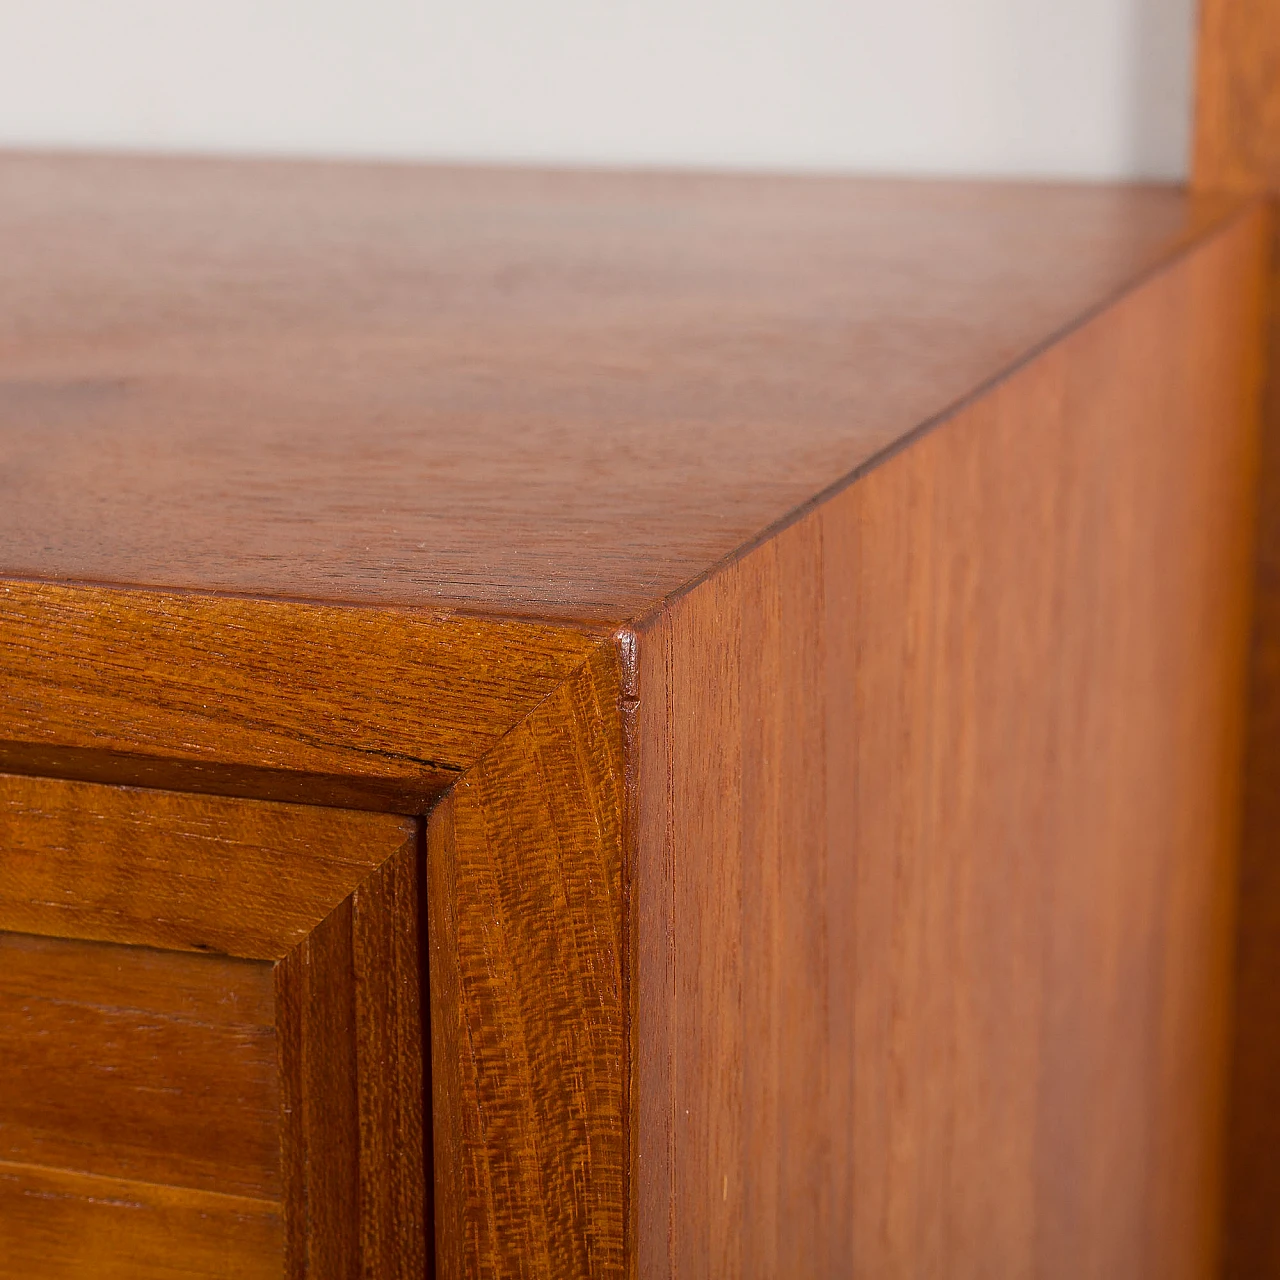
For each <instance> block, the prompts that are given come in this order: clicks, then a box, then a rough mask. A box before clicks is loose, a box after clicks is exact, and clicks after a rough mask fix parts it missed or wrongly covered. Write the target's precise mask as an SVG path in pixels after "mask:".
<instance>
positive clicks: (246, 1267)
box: [0, 1161, 283, 1280]
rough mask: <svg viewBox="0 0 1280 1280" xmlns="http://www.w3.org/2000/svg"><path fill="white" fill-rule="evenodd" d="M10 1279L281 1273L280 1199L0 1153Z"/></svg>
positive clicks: (167, 1279) (4, 1252) (3, 1270)
mask: <svg viewBox="0 0 1280 1280" xmlns="http://www.w3.org/2000/svg"><path fill="white" fill-rule="evenodd" d="M0 1223H3V1224H4V1234H3V1236H0V1240H3V1242H4V1248H3V1249H0V1276H3V1277H4V1280H31V1278H32V1277H33V1276H39V1277H41V1280H85V1277H86V1276H92V1277H93V1278H94V1280H226V1278H227V1277H228V1276H235V1277H236V1280H280V1277H281V1276H282V1274H283V1273H282V1271H281V1263H280V1235H281V1227H280V1215H279V1211H278V1207H277V1206H276V1205H274V1204H271V1203H268V1202H265V1201H262V1200H252V1199H246V1198H244V1197H242V1196H229V1195H218V1194H216V1193H214V1192H209V1191H191V1190H189V1189H187V1188H178V1187H162V1186H156V1185H155V1184H154V1183H149V1182H128V1181H123V1180H121V1179H119V1178H96V1177H89V1176H87V1175H85V1174H82V1173H69V1172H67V1171H66V1170H64V1169H44V1168H40V1167H33V1166H29V1165H20V1164H7V1163H5V1162H3V1161H0Z"/></svg>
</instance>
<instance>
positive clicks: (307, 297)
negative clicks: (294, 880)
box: [0, 155, 1231, 710]
mask: <svg viewBox="0 0 1280 1280" xmlns="http://www.w3.org/2000/svg"><path fill="white" fill-rule="evenodd" d="M1230 207H1231V202H1229V201H1223V200H1221V199H1214V198H1207V199H1205V200H1203V201H1194V200H1188V199H1187V198H1186V196H1185V195H1183V194H1181V193H1178V192H1175V191H1172V190H1169V189H1160V188H1148V189H1142V188H1122V187H1117V188H1108V187H1102V186H1096V185H1095V186H1088V185H1083V186H1075V187H1072V186H1067V185H1063V184H1050V185H1035V184H1025V185H1014V184H1004V185H991V184H982V183H968V184H964V183H921V182H902V181H897V182H892V181H871V180H866V179H850V178H813V177H810V178H805V177H792V178H788V177H777V178H751V177H741V176H732V175H723V176H713V175H702V174H683V175H682V174H629V173H612V174H610V173H572V172H567V173H558V174H551V173H541V172H520V171H519V170H511V171H499V170H485V169H479V168H470V169H468V168H458V169H448V168H425V167H421V166H407V165H385V164H384V165H374V164H370V165H350V164H346V165H334V164H319V163H278V162H277V163H253V162H243V161H240V162H226V161H217V160H156V159H145V158H121V157H109V158H108V157H97V158H94V157H80V158H68V157H65V156H37V155H10V156H7V157H5V158H3V159H0V297H3V298H4V299H5V307H4V309H3V311H0V442H2V443H0V578H2V577H22V578H45V579H58V580H64V579H72V580H77V581H94V582H104V583H127V584H133V585H142V586H153V587H159V588H170V587H183V588H189V589H192V590H195V591H199V592H202V593H210V592H214V593H216V592H230V593H237V594H246V595H250V596H254V597H258V596H273V597H295V598H298V597H300V598H304V599H311V600H330V601H358V602H362V603H364V604H388V603H396V604H409V605H425V606H430V607H439V606H457V607H459V608H462V609H466V610H469V611H473V612H484V613H494V612H501V613H504V614H518V615H528V616H538V617H544V618H549V617H556V618H570V619H575V618H597V619H602V620H605V621H609V622H622V621H625V620H627V619H629V618H632V617H635V616H637V615H638V614H640V613H642V612H644V611H645V610H646V609H649V608H651V607H652V606H653V604H654V603H655V602H656V601H657V600H660V599H662V598H663V597H665V596H666V595H668V594H670V593H671V592H673V591H676V590H678V589H680V588H681V587H683V586H684V585H685V584H686V583H688V582H689V581H690V580H692V579H694V578H696V577H698V576H699V575H701V574H704V573H706V572H707V571H708V569H710V568H711V567H712V566H714V565H715V564H717V563H718V562H719V561H720V560H722V559H723V558H724V557H726V556H729V555H732V554H733V553H735V552H736V551H737V550H738V549H739V548H740V547H741V546H742V545H743V544H744V543H746V542H749V541H750V540H752V539H754V538H757V537H759V536H760V534H761V533H762V532H763V531H764V530H766V529H767V528H769V527H770V526H771V525H773V524H774V523H775V522H776V521H778V520H780V519H783V518H785V517H786V516H787V515H788V514H789V513H790V512H792V511H793V510H794V509H795V508H797V507H799V506H802V505H804V504H806V503H809V502H811V501H813V499H814V498H815V497H816V496H817V495H818V494H821V493H823V492H824V491H826V490H827V489H828V488H829V487H830V486H832V485H835V484H839V483H842V482H844V481H845V480H846V479H847V478H848V477H849V476H850V475H851V474H853V473H854V472H856V471H857V470H858V469H860V468H863V467H865V466H867V465H868V464H869V463H871V462H872V461H873V460H874V459H876V458H877V457H878V456H880V455H881V454H882V453H883V452H884V451H885V450H887V449H891V448H893V447H895V446H897V445H899V444H900V443H901V442H902V441H903V439H904V438H905V437H907V436H909V435H910V434H911V433H912V432H913V431H914V430H916V429H917V428H919V427H920V426H921V425H922V424H925V423H929V422H932V421H936V420H937V418H938V417H939V415H941V414H944V413H945V412H947V411H948V410H949V409H951V408H952V407H953V406H954V405H955V404H956V403H958V402H959V401H961V400H963V399H965V398H966V397H968V396H971V395H972V394H974V392H975V391H977V390H979V389H980V388H982V387H984V386H986V385H987V384H988V383H989V381H990V380H991V379H993V378H995V377H998V376H999V375H1000V374H1001V373H1002V372H1003V371H1004V370H1005V369H1006V368H1008V367H1009V366H1010V365H1011V364H1014V363H1016V362H1017V361H1018V360H1020V359H1023V358H1025V357H1026V356H1027V355H1028V354H1030V353H1031V352H1033V351H1035V350H1036V349H1038V348H1039V347H1040V346H1041V345H1043V344H1044V343H1045V342H1046V341H1049V340H1051V339H1052V338H1053V337H1055V336H1056V335H1057V334H1059V333H1060V332H1061V331H1062V330H1063V329H1064V328H1067V327H1070V326H1071V325H1073V324H1075V323H1077V322H1078V321H1079V319H1080V317H1081V316H1082V315H1085V314H1087V313H1089V312H1090V311H1091V310H1093V309H1095V308H1097V307H1098V306H1101V305H1105V304H1106V303H1107V302H1109V301H1111V300H1112V299H1113V298H1114V297H1115V296H1116V295H1117V294H1118V293H1120V292H1123V291H1124V290H1125V289H1126V288H1128V287H1129V286H1130V285H1131V283H1132V282H1133V280H1134V279H1135V278H1137V277H1140V276H1141V275H1143V274H1144V273H1145V272H1147V271H1149V270H1151V269H1153V268H1154V267H1156V266H1157V265H1159V264H1160V263H1162V262H1165V261H1167V260H1168V259H1169V258H1170V257H1171V256H1173V255H1176V254H1177V253H1178V252H1179V251H1180V250H1181V249H1183V248H1185V247H1186V246H1187V245H1188V244H1189V243H1191V242H1192V241H1194V240H1195V239H1196V238H1197V237H1198V236H1200V235H1202V234H1204V233H1205V232H1207V231H1208V230H1209V229H1210V228H1211V227H1212V226H1213V225H1215V224H1216V222H1217V221H1218V220H1219V219H1220V218H1221V217H1222V216H1223V214H1224V212H1225V211H1226V210H1228V209H1229V208H1230ZM784 427H785V430H784V429H783V428H784ZM52 441H57V444H56V446H53V445H52V444H51V442H52ZM264 616H265V615H264ZM367 625H370V626H374V625H377V624H376V623H372V622H371V623H368V624H367ZM300 662H302V664H303V665H304V667H305V665H306V659H305V657H300ZM229 693H230V691H229ZM197 710H198V708H197Z"/></svg>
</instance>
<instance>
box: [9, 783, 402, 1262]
mask: <svg viewBox="0 0 1280 1280" xmlns="http://www.w3.org/2000/svg"><path fill="white" fill-rule="evenodd" d="M418 843H419V842H418V833H417V824H416V823H415V822H413V821H410V820H407V819H402V818H396V817H392V816H388V815H382V814H373V813H355V812H348V811H344V810H334V809H318V808H310V807H307V806H301V805H287V804H276V803H266V802H260V801H246V800H234V799H226V798H219V797H207V796H189V795H183V794H179V793H173V792H163V791H148V790H138V789H127V788H114V787H103V786H98V785H95V784H89V783H79V782H66V781H60V780H53V779H45V778H28V777H18V776H12V775H0V1241H2V1242H3V1247H2V1248H0V1276H3V1277H10V1276H12V1277H18V1276H22V1277H27V1278H38V1277H48V1276H68V1277H70V1276H86V1275H93V1276H95V1277H97V1276H117V1275H119V1276H122V1277H123V1276H129V1277H134V1278H137V1280H146V1278H148V1277H170V1276H177V1275H181V1276H184V1277H186V1276H237V1277H273V1276H283V1275H286V1274H288V1275H291V1276H293V1275H315V1276H319V1275H349V1274H360V1273H361V1272H363V1273H364V1274H377V1275H380V1276H381V1275H386V1276H398V1275H414V1276H421V1274H422V1272H423V1268H424V1266H425V1258H426V1255H427V1241H426V1225H425V1222H424V1202H425V1163H426V1162H425V1159H424V1146H423V1125H422V1116H423V1100H424V1090H425V1080H424V1065H423V1052H422V1046H423V1031H422V1015H421V1003H420V991H421V955H420V949H419V946H418V935H419V927H418V889H417V886H418V880H419V874H418V867H417V850H418Z"/></svg>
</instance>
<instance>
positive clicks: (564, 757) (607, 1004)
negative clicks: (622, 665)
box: [427, 648, 628, 1280]
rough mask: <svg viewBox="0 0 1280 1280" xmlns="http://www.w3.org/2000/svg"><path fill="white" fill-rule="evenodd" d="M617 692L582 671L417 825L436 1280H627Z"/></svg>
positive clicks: (612, 666) (597, 663)
mask: <svg viewBox="0 0 1280 1280" xmlns="http://www.w3.org/2000/svg"><path fill="white" fill-rule="evenodd" d="M619 680H620V676H619V667H618V658H617V656H616V654H615V652H614V651H613V650H612V648H609V649H603V650H600V651H599V652H598V653H597V654H595V655H593V657H592V658H591V659H590V660H589V662H588V663H587V664H585V665H584V666H583V668H582V669H581V670H580V671H579V672H578V674H577V675H576V676H575V677H574V678H573V679H572V680H570V681H567V682H566V683H565V685H563V686H562V687H561V688H560V689H559V690H557V691H556V693H555V695H554V696H553V697H552V698H550V699H548V700H547V702H545V703H544V704H543V705H542V706H541V707H539V708H538V709H537V711H535V712H534V713H533V715H531V716H530V717H529V718H528V719H527V720H525V721H524V722H522V723H521V724H520V725H519V726H517V727H516V728H515V729H513V730H512V732H511V733H510V734H509V735H508V736H507V737H506V738H505V739H503V741H502V742H501V743H500V744H499V745H498V746H497V747H496V748H495V749H494V750H493V751H491V752H490V753H489V754H488V755H486V756H485V757H484V758H483V759H482V760H481V761H480V762H479V763H478V764H476V766H475V767H474V768H473V769H471V770H470V771H469V772H468V773H467V774H466V775H465V776H464V777H463V779H462V780H461V781H460V782H459V783H458V784H457V786H456V787H455V788H454V789H453V790H452V791H451V792H450V793H449V795H448V796H447V797H446V798H445V799H444V800H443V801H442V802H441V803H440V804H439V805H438V806H437V807H436V808H435V809H434V810H433V811H432V813H431V815H430V818H429V819H428V827H427V849H428V876H429V879H428V888H427V902H428V909H429V917H430V946H431V953H430V954H431V959H430V964H429V966H428V967H429V971H430V981H431V1009H432V1014H431V1034H432V1046H433V1048H432V1062H433V1069H434V1075H433V1083H434V1108H435V1178H436V1222H437V1232H436V1239H437V1249H438V1252H437V1267H438V1274H439V1275H440V1276H441V1277H442V1278H443V1280H462V1278H463V1277H465V1276H499V1275H502V1276H505V1275H525V1276H557V1277H568V1276H592V1277H597V1276H600V1277H604V1276H622V1275H623V1274H624V1272H625V1261H624V1260H625V1251H626V1241H625V1214H626V1197H627V1191H626V1186H627V1179H628V1172H627V1170H628V1154H627V1129H628V1125H627V1122H626V1115H627V1099H626V1075H625V1027H624V1011H625V1008H626V996H625V994H624V991H623V972H624V954H625V949H626V942H625V939H624V936H623V910H622V812H623V810H622V802H623V760H622V736H621V716H620V709H619V705H618V699H619V696H620V684H619Z"/></svg>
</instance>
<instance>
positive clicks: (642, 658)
mask: <svg viewBox="0 0 1280 1280" xmlns="http://www.w3.org/2000/svg"><path fill="white" fill-rule="evenodd" d="M1259 232H1260V220H1259V218H1258V217H1256V216H1255V217H1251V218H1250V219H1248V220H1247V221H1244V222H1241V223H1240V224H1238V225H1237V227H1236V228H1235V229H1234V231H1233V232H1231V233H1230V234H1229V235H1224V236H1222V237H1221V238H1220V239H1219V240H1218V241H1217V242H1216V243H1214V244H1213V245H1212V246H1211V247H1207V248H1205V249H1203V250H1201V251H1200V252H1199V253H1197V254H1196V255H1195V256H1194V258H1193V259H1192V260H1191V261H1189V262H1188V263H1186V264H1184V265H1182V266H1181V267H1179V268H1178V269H1176V270H1172V271H1169V272H1166V273H1163V274H1162V275H1161V276H1159V277H1158V278H1157V279H1155V280H1153V281H1152V282H1151V283H1149V284H1148V285H1146V286H1145V287H1144V288H1143V289H1142V290H1141V291H1140V292H1138V293H1137V294H1135V295H1134V296H1132V297H1130V298H1128V299H1126V300H1125V301H1124V302H1122V303H1120V304H1118V305H1117V306H1115V307H1114V308H1112V309H1111V310H1110V311H1109V312H1108V313H1107V314H1106V315H1104V316H1102V317H1100V318H1098V319H1096V320H1094V321H1093V322H1092V323H1091V324H1089V325H1088V326H1086V327H1085V328H1084V329H1082V330H1081V331H1079V332H1078V333H1076V334H1074V335H1072V336H1071V337H1070V338H1068V339H1066V340H1065V341H1064V342H1062V343H1060V344H1059V345H1058V346H1056V347H1055V348H1054V349H1053V350H1052V351H1051V352H1049V353H1047V354H1046V355H1044V356H1043V357H1041V358H1040V359H1039V360H1037V361H1036V362H1034V363H1033V364H1032V365H1030V366H1028V367H1027V368H1025V369H1023V370H1021V371H1020V372H1018V373H1017V374H1016V375H1014V376H1013V377H1011V378H1010V379H1009V380H1008V381H1007V382H1005V383H1004V384H1002V385H1001V386H1000V387H999V388H997V389H996V390H995V391H994V392H993V393H992V394H991V395H989V396H987V397H985V398H984V399H983V400H982V401H980V402H979V403H977V404H975V405H973V406H971V407H970V408H968V409H966V410H964V411H963V412H962V413H960V414H959V415H958V416H957V417H956V418H954V419H953V420H952V421H950V422H949V423H947V424H946V425H945V426H944V427H942V428H940V429H939V430H938V431H937V432H935V433H933V434H932V435H930V436H928V437H927V438H925V439H923V440H921V441H919V442H918V443H916V444H915V445H913V447H912V448H911V449H910V450H908V451H906V452H904V453H903V454H901V455H899V456H898V457H896V458H894V459H892V460H890V461H889V462H887V463H885V465H884V466H883V467H881V468H879V469H878V470H876V471H875V472H874V473H872V474H871V475H869V476H867V477H866V478H865V479H864V480H862V481H860V482H859V483H858V484H856V485H854V486H852V487H851V488H849V489H848V490H846V491H845V492H844V493H842V494H840V495H838V496H837V497H834V498H832V499H831V500H830V501H828V502H827V503H825V504H823V505H822V506H821V507H819V508H818V510H817V511H815V512H813V513H812V514H810V515H808V516H806V517H805V518H804V519H803V520H801V521H799V522H797V523H796V524H795V525H793V526H792V527H790V528H789V529H787V530H785V531H784V532H782V533H781V534H779V535H778V536H777V537H775V538H773V539H771V540H770V541H769V542H768V543H766V544H765V545H764V546H762V547H759V548H757V549H755V550H754V551H752V552H751V553H750V554H749V555H747V556H745V557H743V558H742V559H741V560H739V561H737V562H736V563H735V564H733V565H732V566H730V567H728V568H726V569H725V570H723V571H721V572H720V573H718V574H716V575H715V576H714V577H713V578H712V579H711V580H710V581H708V582H706V583H704V584H702V585H701V586H699V587H698V588H696V589H695V590H694V591H692V592H690V593H688V594H687V595H685V596H684V597H682V598H681V599H679V600H677V601H675V602H673V603H672V604H671V605H670V607H669V608H666V609H664V610H662V611H661V612H660V613H659V614H658V615H656V616H655V617H654V618H653V619H651V620H650V621H649V622H648V623H647V624H646V625H645V626H644V627H642V628H641V629H640V631H639V634H638V636H637V644H638V652H639V683H638V696H639V721H638V726H639V727H638V751H639V756H640V763H639V769H640V776H641V782H640V786H639V821H638V828H637V829H638V843H637V847H636V869H635V902H636V912H637V925H636V928H637V933H638V941H637V947H638V969H637V972H636V976H635V984H636V989H637V991H638V1000H639V1007H638V1012H637V1023H636V1030H635V1036H634V1044H635V1046H636V1053H637V1057H638V1071H639V1076H638V1090H639V1099H638V1106H639V1112H638V1114H639V1123H638V1130H637V1133H638V1143H639V1150H638V1162H637V1163H638V1168H639V1170H640V1171H641V1172H640V1183H639V1187H638V1195H639V1197H640V1203H639V1221H640V1234H639V1239H638V1245H637V1247H638V1273H639V1274H640V1275H642V1276H645V1277H646V1278H647V1280H661V1278H662V1277H674V1276H713V1275H714V1276H718V1277H737V1276H742V1277H748V1276H751V1277H755V1276H760V1277H764V1276H775V1275H784V1274H787V1275H804V1276H828V1275H830V1276H835V1275H844V1276H867V1277H872V1276H876V1277H879V1276H924V1275H946V1276H950V1277H962V1276H974V1277H979V1276H983V1277H985V1276H1023V1275H1036V1276H1062V1277H1071V1278H1072V1280H1077V1278H1079V1277H1085V1276H1097V1277H1114V1276H1122V1275H1123V1276H1137V1275H1152V1276H1156V1275H1158V1276H1163V1277H1175V1276H1187V1277H1191V1276H1201V1277H1207V1276H1210V1275H1212V1274H1214V1267H1215V1261H1216V1247H1217V1227H1218V1187H1219V1174H1220V1151H1219V1145H1220V1123H1219V1117H1220V1112H1221V1100H1222V1085H1223V1049H1224V1041H1225V1035H1226V1022H1225V1000H1224V994H1225V992H1226V989H1227V976H1228V967H1229V948H1230V937H1231V933H1230V930H1231V885H1232V867H1233V864H1234V848H1235V840H1236V835H1237V802H1238V774H1239V757H1240V747H1241V708H1242V705H1243V683H1244V670H1243V658H1244V650H1245V644H1244V635H1245V628H1246V625H1247V617H1248V590H1247V586H1248V569H1249V558H1250V556H1249V552H1250V545H1251V534H1252V520H1251V510H1252V499H1253V492H1252V480H1253V474H1254V472H1253V449H1254V439H1253V421H1254V418H1253V411H1252V409H1253V405H1252V400H1253V396H1254V395H1255V393H1256V386H1257V359H1256V354H1255V346H1256V343H1255V337H1256V333H1257V325H1258V315H1259V304H1260V298H1259V289H1258V264H1259V250H1260V234H1259ZM1121 708H1122V710H1120V709H1121Z"/></svg>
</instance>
